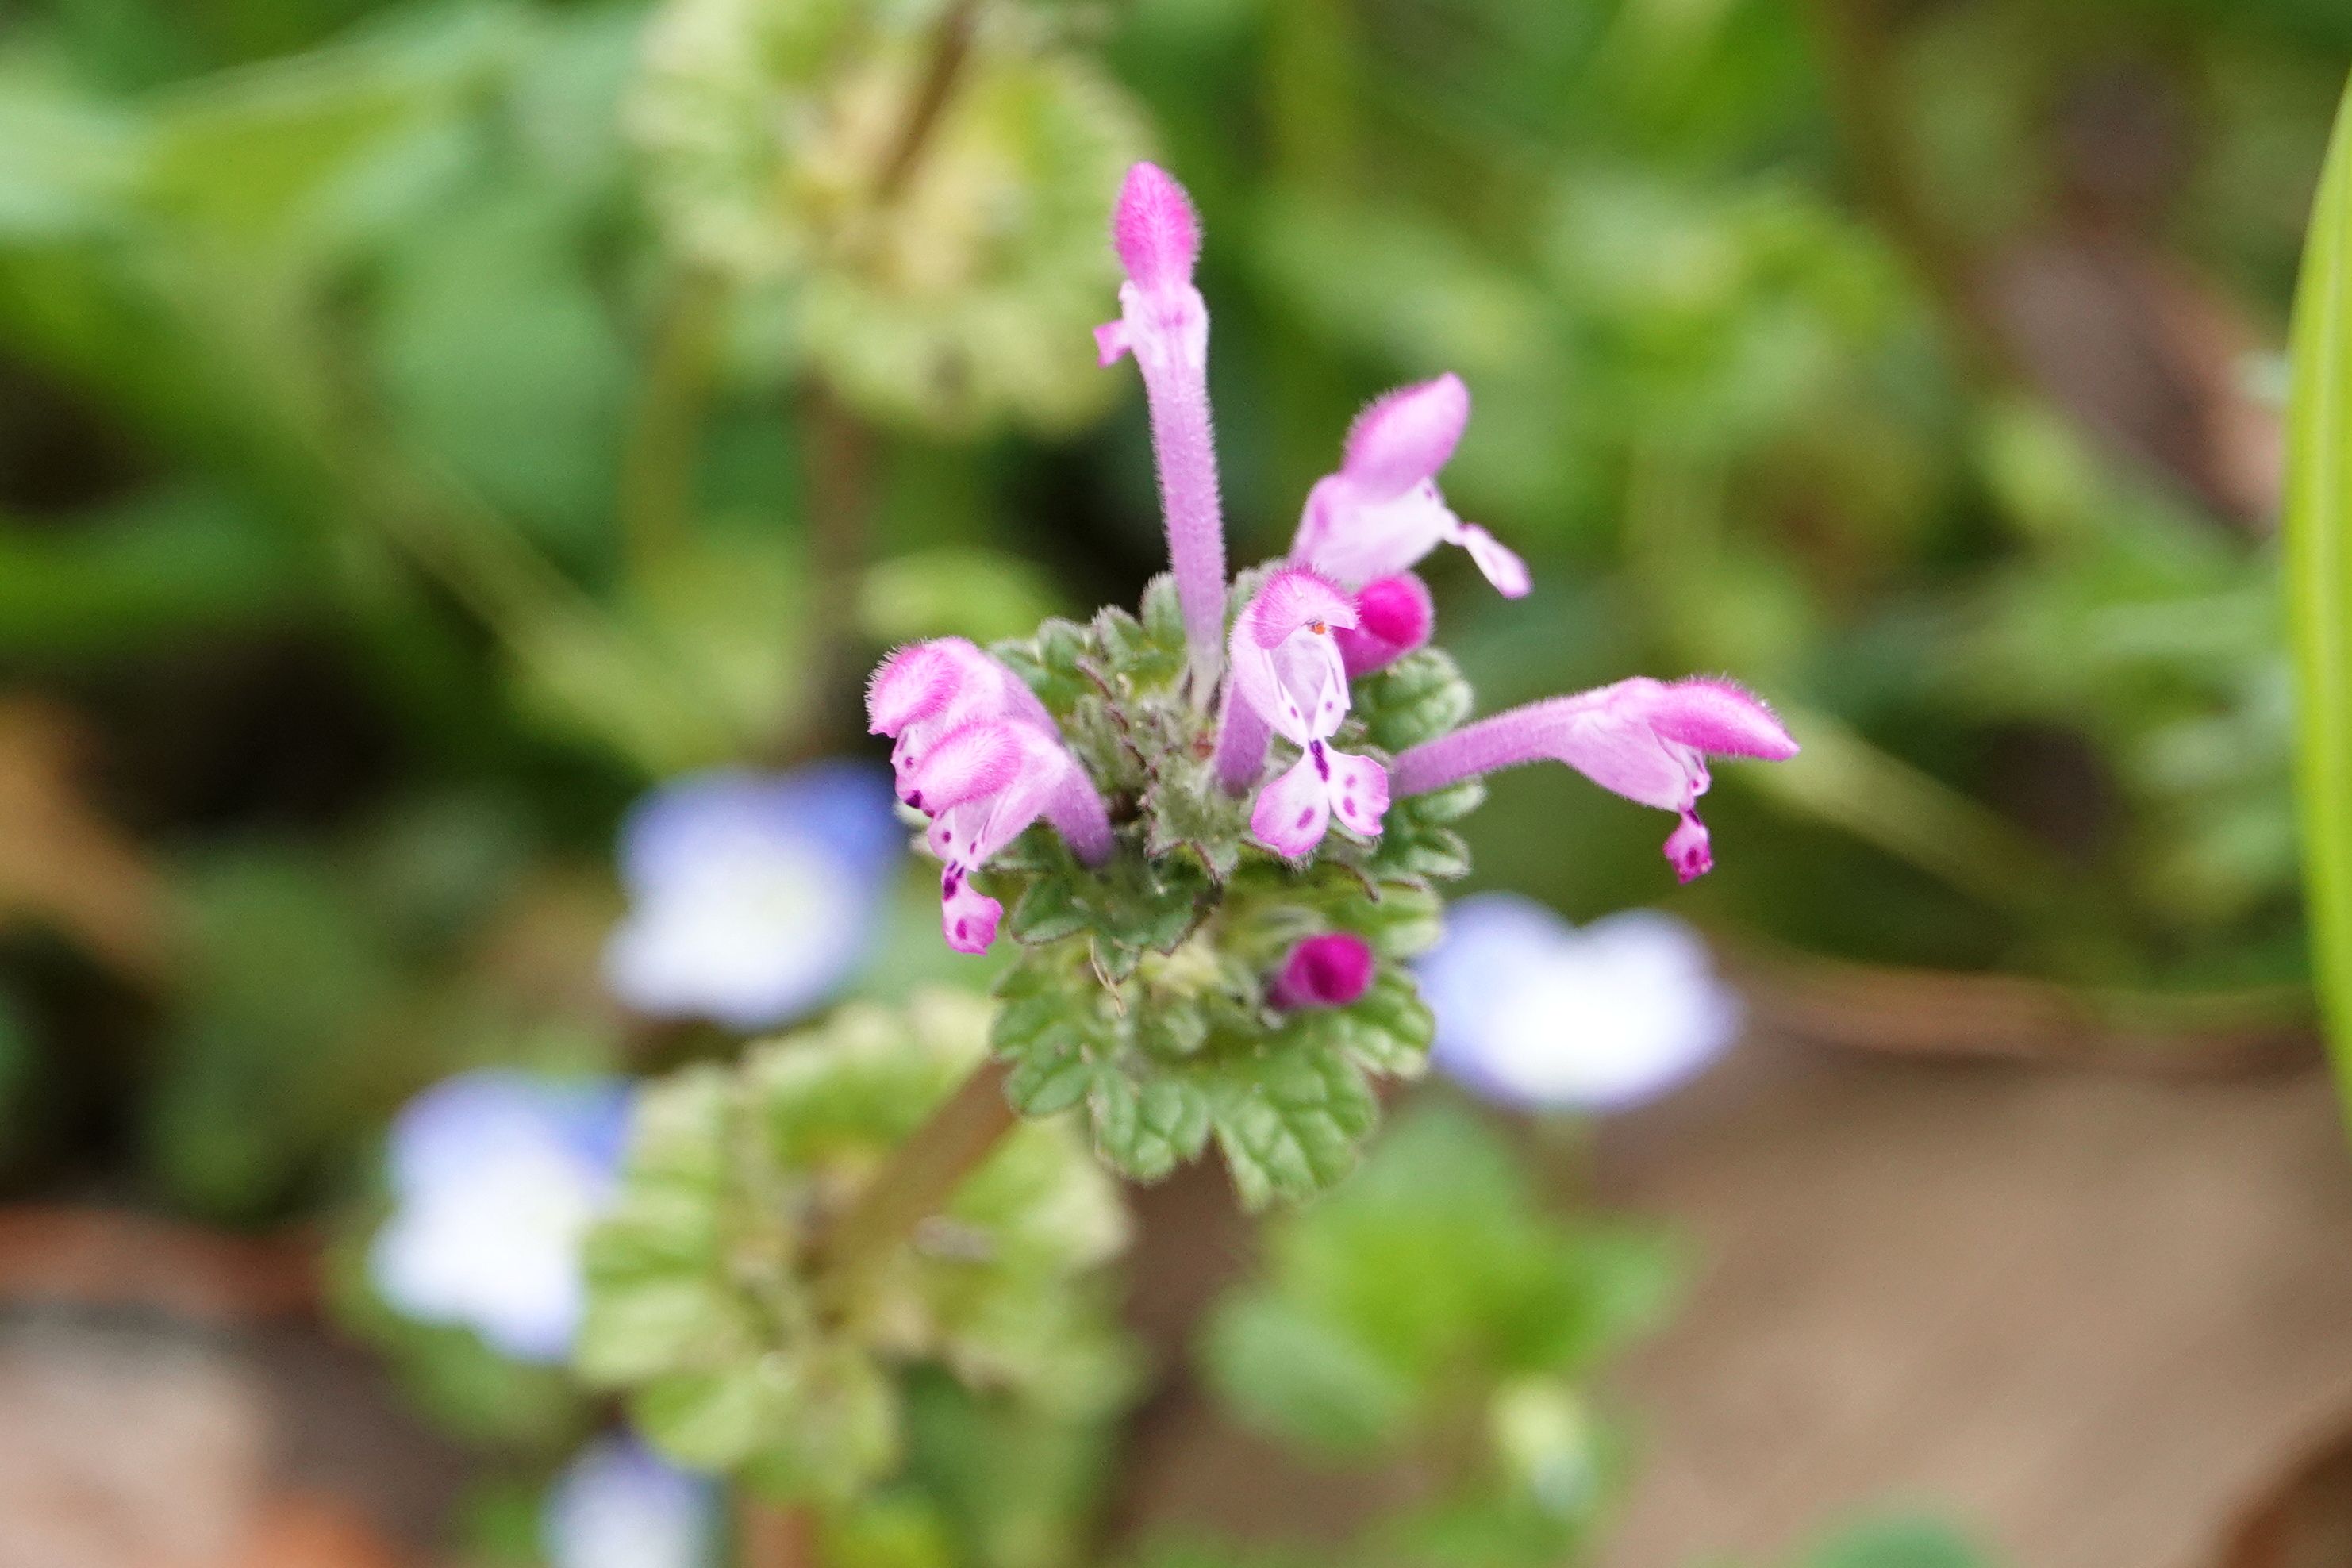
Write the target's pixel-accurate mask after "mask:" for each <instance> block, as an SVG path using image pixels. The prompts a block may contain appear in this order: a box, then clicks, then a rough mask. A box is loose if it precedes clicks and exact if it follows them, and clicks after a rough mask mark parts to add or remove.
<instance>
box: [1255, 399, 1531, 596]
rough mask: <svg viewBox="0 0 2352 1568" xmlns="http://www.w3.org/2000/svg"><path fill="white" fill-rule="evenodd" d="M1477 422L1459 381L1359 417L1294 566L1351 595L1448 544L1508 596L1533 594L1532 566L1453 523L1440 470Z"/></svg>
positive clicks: (1319, 490) (1305, 519)
mask: <svg viewBox="0 0 2352 1568" xmlns="http://www.w3.org/2000/svg"><path fill="white" fill-rule="evenodd" d="M1469 421H1470V390H1469V388H1467V387H1465V386H1464V385H1463V384H1462V378H1461V377H1460V376H1457V375H1454V374H1445V375H1441V376H1439V377H1438V378H1437V379H1436V380H1435V381H1424V382H1422V383H1421V384H1418V385H1415V386H1406V387H1400V388H1399V389H1398V390H1396V391H1394V392H1391V393H1390V394H1389V395H1386V396H1385V397H1382V398H1381V399H1379V400H1378V401H1376V402H1375V403H1373V404H1372V405H1371V406H1370V407H1369V408H1367V409H1365V410H1364V411H1363V413H1362V414H1360V415H1359V416H1357V418H1356V423H1355V425H1354V426H1352V427H1350V428H1349V431H1348V445H1347V450H1346V456H1345V458H1343V460H1342V461H1341V463H1340V465H1339V472H1338V473H1336V474H1328V475H1326V476H1325V477H1324V478H1323V479H1319V480H1318V481H1317V482H1316V485H1315V488H1314V489H1312V490H1310V491H1308V492H1307V510H1306V512H1305V513H1304V515H1302V516H1301V517H1300V518H1299V521H1298V536H1297V539H1295V540H1294V541H1292V542H1291V546H1290V559H1291V560H1292V561H1294V562H1296V563H1298V564H1299V565H1302V566H1312V567H1313V568H1315V569H1316V570H1317V571H1318V572H1321V573H1323V574H1325V575H1327V576H1329V577H1331V578H1333V579H1335V580H1337V581H1338V582H1340V583H1343V584H1348V585H1349V586H1350V587H1361V586H1363V585H1364V584H1368V583H1370V582H1371V581H1372V580H1373V579H1375V578H1379V577H1387V576H1391V575H1393V574H1396V573H1400V572H1403V571H1405V570H1407V569H1409V568H1410V567H1412V565H1414V564H1415V563H1418V562H1419V561H1420V560H1421V559H1422V557H1423V556H1425V555H1427V554H1428V553H1429V552H1431V551H1433V550H1434V549H1436V548H1437V547H1438V546H1439V545H1440V544H1458V545H1460V546H1462V547H1463V548H1464V549H1465V550H1467V551H1468V552H1470V558H1471V559H1472V560H1474V561H1475V562H1476V563H1478V570H1479V571H1481V572H1483V573H1485V574H1486V581H1488V582H1489V583H1492V584H1494V585H1495V586H1496V589H1497V590H1498V591H1499V592H1500V593H1501V594H1502V595H1504V596H1505V597H1506V598H1511V599H1516V598H1518V597H1519V596H1520V595H1524V594H1525V593H1526V592H1527V591H1528V567H1527V563H1526V562H1524V561H1521V560H1520V559H1519V558H1518V557H1517V555H1515V554H1513V553H1512V552H1510V551H1508V550H1507V549H1505V548H1504V547H1503V546H1502V545H1501V544H1500V543H1499V542H1496V538H1495V536H1494V535H1493V534H1491V533H1488V532H1487V531H1486V530H1485V529H1483V528H1480V527H1478V526H1477V525H1476V524H1475V523H1468V522H1465V521H1462V520H1461V519H1460V518H1458V517H1456V516H1454V512H1453V510H1452V509H1451V508H1449V507H1448V506H1447V505H1446V504H1445V498H1444V496H1443V495H1441V494H1439V493H1438V489H1437V471H1438V470H1439V469H1440V468H1444V466H1445V463H1446V459H1447V458H1451V457H1453V456H1454V446H1455V444H1456V443H1457V442H1459V441H1460V440H1461V439H1462V430H1463V426H1465V425H1467V424H1468V423H1469Z"/></svg>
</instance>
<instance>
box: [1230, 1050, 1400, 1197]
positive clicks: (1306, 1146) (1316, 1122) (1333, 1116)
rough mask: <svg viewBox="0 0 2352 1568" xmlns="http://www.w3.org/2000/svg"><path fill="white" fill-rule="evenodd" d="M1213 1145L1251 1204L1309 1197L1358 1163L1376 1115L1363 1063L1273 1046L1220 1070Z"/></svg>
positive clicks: (1321, 1052) (1376, 1104)
mask: <svg viewBox="0 0 2352 1568" xmlns="http://www.w3.org/2000/svg"><path fill="white" fill-rule="evenodd" d="M1213 1108H1214V1117H1215V1125H1216V1133H1217V1146H1218V1148H1219V1149H1221V1150H1222V1151H1223V1153H1224V1156H1225V1164H1226V1167H1227V1169H1228V1170H1230V1171H1231V1172H1232V1173H1233V1178H1234V1188H1235V1189H1236V1190H1237V1191H1239V1192H1240V1194H1241V1196H1242V1202H1243V1203H1244V1205H1247V1206H1248V1207H1250V1208H1253V1209H1257V1208H1264V1207H1265V1205H1267V1204H1269V1203H1271V1202H1273V1201H1274V1200H1275V1199H1276V1198H1277V1197H1281V1198H1291V1199H1297V1198H1307V1197H1312V1196H1314V1195H1315V1194H1317V1193H1318V1192H1321V1191H1322V1190H1323V1189H1324V1188H1326V1187H1328V1186H1329V1185H1331V1184H1333V1183H1335V1182H1337V1181H1338V1180H1339V1178H1340V1177H1342V1176H1344V1175H1346V1174H1347V1173H1349V1171H1352V1170H1353V1169H1355V1166H1356V1154H1357V1149H1358V1146H1359V1145H1360V1143H1361V1142H1362V1141H1363V1139H1364V1138H1365V1137H1366V1136H1367V1135H1368V1134H1369V1133H1370V1131H1371V1130H1372V1128H1373V1127H1374V1126H1375V1125H1376V1124H1377V1123H1378V1122H1379V1121H1380V1102H1379V1100H1376V1099H1374V1098H1373V1095H1372V1089H1371V1085H1370V1083H1369V1082H1367V1081H1366V1079H1365V1077H1364V1072H1363V1069H1362V1068H1360V1067H1358V1066H1357V1065H1356V1063H1355V1062H1353V1061H1352V1060H1350V1059H1349V1058H1347V1057H1345V1056H1343V1055H1340V1054H1339V1053H1337V1052H1333V1051H1328V1050H1319V1049H1316V1048H1313V1047H1311V1046H1309V1047H1307V1048H1304V1049H1300V1048H1293V1049H1288V1050H1277V1051H1276V1052H1273V1053H1271V1054H1269V1055H1268V1056H1266V1057H1265V1058H1262V1059H1260V1060H1258V1061H1256V1062H1253V1063H1249V1064H1246V1065H1242V1064H1236V1066H1235V1068H1234V1069H1233V1070H1231V1071H1229V1072H1228V1073H1227V1074H1226V1075H1224V1076H1223V1077H1222V1078H1221V1079H1220V1080H1219V1082H1218V1084H1217V1087H1216V1093H1215V1098H1214V1101H1213Z"/></svg>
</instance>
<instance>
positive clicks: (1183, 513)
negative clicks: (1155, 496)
mask: <svg viewBox="0 0 2352 1568" xmlns="http://www.w3.org/2000/svg"><path fill="white" fill-rule="evenodd" d="M1111 234H1112V242H1113V246H1114V248H1116V249H1117V250H1118V259H1119V261H1120V264H1121V265H1123V266H1124V267H1125V268H1127V281H1126V282H1125V283H1123V284H1121V285H1120V286H1119V290H1118V307H1119V318H1118V321H1111V322H1108V323H1107V324H1105V325H1103V326H1100V327H1097V328H1096V329H1095V344H1096V347H1097V350H1098V351H1099V353H1100V356H1101V360H1102V363H1104V364H1105V365H1111V364H1116V363H1118V361H1119V359H1120V358H1121V357H1122V356H1123V355H1126V354H1129V353H1131V354H1133V355H1134V356H1135V363H1136V367H1137V368H1138V369H1139V370H1140V371H1141V372H1142V373H1143V388H1144V393H1145V395H1146V398H1147V399H1148V400H1149V402H1150V405H1151V449H1152V451H1153V453H1154V454H1155V455H1156V457H1157V458H1158V460H1159V465H1160V510H1161V511H1162V513H1163V515H1164V517H1165V519H1166V521H1167V525H1168V557H1169V561H1170V563H1171V566H1172V567H1173V568H1174V571H1175V574H1176V602H1177V604H1178V605H1179V606H1180V607H1181V609H1182V610H1183V613H1184V632H1185V636H1186V637H1187V638H1188V639H1189V641H1190V643H1191V646H1192V661H1193V662H1192V671H1193V679H1194V680H1195V681H1196V682H1198V683H1200V684H1201V685H1202V689H1203V690H1205V689H1206V686H1207V684H1208V683H1210V682H1213V681H1214V680H1215V679H1216V678H1217V645H1218V642H1219V640H1220V636H1221V634H1222V632H1223V628H1224V622H1225V526H1224V517H1223V512H1222V511H1221V510H1219V508H1218V503H1217V454H1216V446H1215V441H1214V437H1213V436H1212V435H1211V433H1210V426H1209V308H1208V306H1207V304H1206V303H1205V302H1203V301H1202V299H1201V291H1200V290H1199V289H1195V288H1194V287H1192V267H1193V264H1194V263H1195V262H1197V261H1198V260H1199V259H1200V257H1201V222H1200V219H1199V217H1198V216H1195V214H1194V213H1193V211H1192V197H1191V196H1189V195H1185V194H1184V187H1183V186H1181V185H1180V184H1177V183H1176V182H1175V181H1174V180H1172V179H1171V178H1170V177H1169V175H1168V173H1167V171H1166V170H1164V169H1161V168H1160V166H1159V165H1157V164H1155V163H1138V164H1137V165H1136V166H1135V167H1134V168H1132V169H1130V170H1129V171H1128V175H1127V183H1126V184H1125V185H1123V186H1122V187H1121V188H1120V190H1119V193H1118V208H1117V210H1116V212H1115V214H1114V215H1113V217H1112V220H1111Z"/></svg>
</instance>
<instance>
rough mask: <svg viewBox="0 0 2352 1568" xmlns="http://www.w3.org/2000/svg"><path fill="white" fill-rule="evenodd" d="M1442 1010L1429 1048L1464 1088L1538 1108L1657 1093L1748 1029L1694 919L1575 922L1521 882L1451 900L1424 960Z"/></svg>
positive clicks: (1608, 1104) (1619, 917)
mask: <svg viewBox="0 0 2352 1568" xmlns="http://www.w3.org/2000/svg"><path fill="white" fill-rule="evenodd" d="M1420 968H1421V986H1422V994H1423V997H1424V998H1426V999H1427V1001H1428V1003H1429V1005H1430V1008H1431V1010H1432V1011H1433V1012H1434V1013H1435V1014H1436V1016H1437V1039H1436V1044H1435V1045H1434V1047H1433V1049H1432V1051H1431V1055H1430V1059H1431V1061H1432V1062H1433V1063H1434V1064H1435V1065H1436V1067H1437V1068H1438V1069H1439V1070H1440V1071H1442V1072H1444V1073H1445V1074H1446V1075H1447V1076H1448V1077H1450V1078H1452V1079H1454V1080H1455V1081H1457V1082H1459V1083H1461V1084H1462V1085H1463V1086H1464V1087H1465V1088H1466V1089H1471V1090H1473V1091H1474V1092H1475V1093H1478V1094H1480V1095H1483V1096H1485V1097H1486V1098H1488V1099H1490V1100H1500V1101H1503V1102H1505V1103H1507V1104H1512V1105H1522V1106H1530V1107H1538V1108H1544V1107H1577V1108H1580V1109H1585V1110H1610V1109H1613V1108H1616V1107H1620V1106H1625V1105H1632V1104H1634V1103H1637V1102H1639V1101H1641V1100H1649V1099H1652V1098H1654V1097H1655V1096H1657V1095H1660V1094H1663V1093H1664V1092H1665V1091H1666V1090H1667V1089H1672V1088H1674V1087H1675V1085H1677V1084H1679V1083H1681V1082H1683V1081H1684V1080H1685V1079H1688V1078H1690V1077H1692V1076H1693V1075H1695V1074H1696V1073H1697V1072H1698V1071H1699V1069H1700V1068H1704V1067H1706V1065H1707V1063H1709V1062H1710V1061H1712V1060H1714V1059H1715V1058H1716V1057H1717V1055H1719V1054H1720V1053H1721V1052H1722V1051H1723V1049H1724V1047H1727V1046H1728V1045H1729V1044H1730V1043H1731V1041H1732V1039H1733V1038H1734V1037H1736V1036H1737V1035H1738V1032H1739V1022H1740V1003H1739V997H1738V993H1736V992H1734V991H1733V990H1732V989H1731V988H1730V987H1729V986H1728V985H1727V984H1724V983H1723V981H1722V980H1721V979H1719V978H1718V977H1717V974H1716V973H1715V967H1714V963H1713V960H1712V957H1711V955H1710V954H1709V953H1708V952H1707V947H1706V942H1705V941H1704V940H1703V939H1702V938H1701V937H1700V936H1699V934H1698V932H1697V931H1694V930H1692V929H1691V927H1690V926H1689V925H1688V924H1687V923H1685V921H1679V920H1676V919H1675V917H1674V916H1672V915H1668V914H1662V913H1660V912H1659V911H1657V910H1627V911H1625V912H1624V913H1622V914H1615V915H1611V916H1609V917H1608V918H1606V919H1604V920H1600V921H1594V922H1593V923H1592V924H1591V925H1589V926H1585V927H1583V928H1581V929H1579V928H1578V927H1576V926H1575V925H1572V924H1570V922H1569V921H1567V920H1565V919H1563V918H1562V917H1560V916H1559V914H1556V913H1554V912H1553V911H1552V910H1549V909H1547V908H1545V907H1544V906H1543V905H1541V904H1539V903H1537V902H1536V901H1535V900H1531V899H1524V898H1521V897H1519V896H1518V895H1517V894H1515V893H1478V894H1475V895H1473V896H1472V897H1470V898H1466V899H1464V900H1461V901H1459V902H1458V903H1455V904H1454V905H1453V906H1452V907H1451V908H1449V909H1448V910H1446V913H1445V936H1444V941H1442V942H1439V944H1438V945H1437V947H1436V948H1435V949H1433V951H1432V952H1430V953H1429V955H1428V956H1427V957H1426V958H1424V959H1423V960H1422V963H1421V966H1420Z"/></svg>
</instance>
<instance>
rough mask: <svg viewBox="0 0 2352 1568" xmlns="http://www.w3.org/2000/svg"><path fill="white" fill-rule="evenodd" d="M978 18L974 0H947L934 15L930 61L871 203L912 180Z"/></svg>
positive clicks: (884, 201)
mask: <svg viewBox="0 0 2352 1568" xmlns="http://www.w3.org/2000/svg"><path fill="white" fill-rule="evenodd" d="M979 20H980V0H950V4H949V5H948V7H947V9H945V10H944V11H941V12H940V19H939V21H938V23H937V24H936V25H935V26H933V27H932V29H931V50H930V61H929V65H928V66H927V67H926V68H925V69H924V71H923V79H922V83H921V85H920V86H919V87H918V88H917V89H915V99H914V107H913V108H912V109H911V110H908V115H907V120H906V123H904V124H903V125H901V126H900V127H899V128H898V141H897V142H894V143H893V144H892V145H891V148H890V154H889V156H888V157H887V158H885V159H884V160H883V161H882V173H881V176H880V177H879V178H878V179H877V180H876V181H875V183H874V205H875V206H876V207H877V208H881V207H887V206H889V205H892V204H893V203H895V202H896V201H897V200H898V197H899V196H900V195H903V194H904V193H905V191H906V189H907V186H908V183H909V182H910V181H911V180H912V179H913V178H914V174H915V169H916V167H917V165H919V163H921V162H922V160H923V148H924V145H925V144H926V143H927V142H929V141H930V139H931V132H933V131H935V130H937V129H938V127H939V122H940V115H941V114H943V113H945V112H946V110H947V106H948V100H950V98H952V97H954V96H955V86H956V79H958V78H959V77H961V75H962V74H963V65H964V61H965V59H966V58H968V57H969V56H970V55H971V37H972V32H973V30H974V27H975V26H976V25H977V23H978V22H979Z"/></svg>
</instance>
